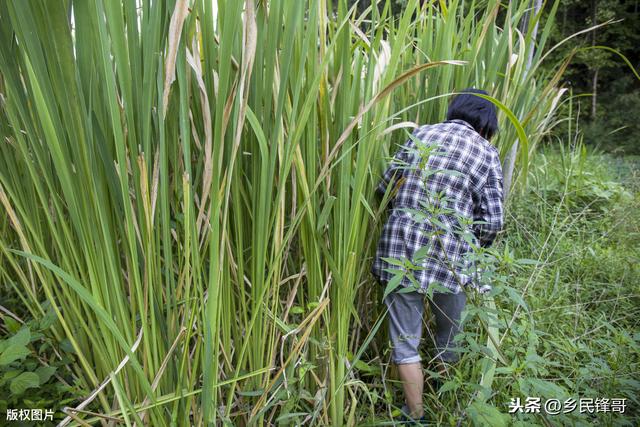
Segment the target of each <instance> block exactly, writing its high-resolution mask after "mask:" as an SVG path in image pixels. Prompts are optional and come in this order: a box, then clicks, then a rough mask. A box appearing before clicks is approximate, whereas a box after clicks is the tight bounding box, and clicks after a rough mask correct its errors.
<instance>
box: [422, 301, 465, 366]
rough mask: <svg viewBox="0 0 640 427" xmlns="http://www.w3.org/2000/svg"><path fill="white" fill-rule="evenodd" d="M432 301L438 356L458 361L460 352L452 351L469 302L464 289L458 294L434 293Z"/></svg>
mask: <svg viewBox="0 0 640 427" xmlns="http://www.w3.org/2000/svg"><path fill="white" fill-rule="evenodd" d="M429 302H430V305H431V311H432V312H433V314H434V316H435V320H436V336H435V340H436V351H437V357H439V358H440V359H442V360H443V361H445V362H450V363H453V362H457V361H458V359H460V355H459V353H457V352H455V351H451V349H452V348H454V346H453V338H454V337H455V336H456V334H457V333H458V332H459V331H460V315H461V314H462V310H464V307H465V305H466V302H467V296H466V294H465V293H464V291H461V292H459V293H457V294H444V293H442V294H441V293H434V294H433V299H432V300H431V301H429Z"/></svg>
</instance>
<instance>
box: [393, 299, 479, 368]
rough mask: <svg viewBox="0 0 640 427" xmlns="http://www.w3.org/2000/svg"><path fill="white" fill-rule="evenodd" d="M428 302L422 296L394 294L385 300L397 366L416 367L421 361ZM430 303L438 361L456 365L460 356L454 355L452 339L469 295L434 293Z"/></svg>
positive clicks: (394, 360)
mask: <svg viewBox="0 0 640 427" xmlns="http://www.w3.org/2000/svg"><path fill="white" fill-rule="evenodd" d="M425 298H426V296H425V295H424V294H421V293H419V292H408V293H398V292H392V293H390V294H389V295H388V296H387V298H386V299H385V300H384V302H385V304H386V305H387V307H388V309H389V313H388V314H387V315H388V316H389V320H388V325H389V336H390V338H391V343H392V346H393V352H392V360H393V362H394V363H395V364H398V365H400V364H405V363H416V362H419V361H420V360H421V357H420V354H419V352H418V348H419V346H420V341H421V339H422V322H423V318H422V314H423V311H424V300H425ZM429 303H430V306H431V311H432V312H433V314H434V316H435V322H436V330H435V334H434V335H435V337H434V338H435V345H436V351H437V353H438V354H437V357H438V358H440V359H442V360H444V361H445V362H450V363H453V362H456V361H457V360H458V359H459V358H460V356H459V355H458V353H457V352H454V351H452V348H453V337H455V335H456V334H457V333H458V332H459V330H460V327H459V324H460V315H461V313H462V310H463V309H464V307H465V304H466V295H465V293H464V292H460V293H458V294H440V293H434V294H433V300H430V301H429Z"/></svg>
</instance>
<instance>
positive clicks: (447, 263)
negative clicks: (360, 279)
mask: <svg viewBox="0 0 640 427" xmlns="http://www.w3.org/2000/svg"><path fill="white" fill-rule="evenodd" d="M474 93H479V94H484V95H486V94H487V92H485V91H482V90H478V89H472V88H470V89H465V90H464V91H462V92H461V93H460V94H459V95H457V96H456V97H455V98H454V99H453V101H452V102H451V104H450V105H449V109H448V112H447V118H446V120H445V121H444V122H442V123H438V124H433V125H424V126H421V127H419V128H418V129H416V130H415V131H414V132H413V135H412V138H410V139H409V140H408V141H407V142H406V143H405V144H404V145H403V146H401V147H400V149H399V150H398V151H397V153H396V154H395V156H394V158H393V160H392V161H391V163H390V164H389V166H388V168H387V169H386V171H385V172H384V175H383V177H382V181H381V182H380V184H379V185H378V186H377V188H376V192H377V193H378V194H381V195H384V194H385V193H386V191H387V189H388V187H389V186H390V185H391V186H392V188H391V189H389V190H390V194H391V196H390V202H389V205H388V209H390V213H389V216H388V219H387V221H386V222H385V224H384V227H383V229H382V234H381V236H380V240H379V241H378V245H377V250H376V257H375V260H374V263H373V267H372V273H373V275H374V276H375V277H376V278H377V279H378V281H379V282H380V284H381V285H382V286H384V287H385V289H386V286H387V284H388V282H389V280H391V279H392V278H393V277H394V271H393V270H397V269H398V266H395V265H393V264H390V263H389V262H387V261H385V258H395V259H407V260H412V261H414V255H416V251H418V250H419V249H421V248H425V246H427V248H426V252H425V249H423V250H422V251H420V252H419V253H420V254H421V256H423V257H422V259H421V260H419V261H418V264H419V267H420V268H418V269H414V270H413V271H412V272H411V273H410V274H411V275H412V276H413V278H414V279H415V280H414V281H412V280H410V278H409V277H407V275H406V274H403V277H402V279H401V281H400V283H399V285H398V287H397V288H396V289H395V290H394V291H392V292H391V293H389V295H387V297H386V298H385V299H384V303H385V304H386V306H387V307H388V310H389V311H388V327H389V335H390V338H391V343H392V346H393V349H392V361H393V363H395V364H396V365H397V366H398V372H399V375H400V379H401V380H402V382H403V388H404V395H405V406H404V408H403V412H404V413H406V414H407V415H409V416H410V417H412V418H413V419H420V418H422V419H424V417H425V416H424V408H423V404H422V390H423V381H424V380H423V374H422V365H421V362H420V361H421V357H420V354H419V353H418V347H419V343H420V340H421V338H422V314H423V309H424V302H425V297H426V292H427V289H428V288H429V286H430V285H432V284H434V283H437V284H438V285H440V286H441V287H444V288H446V289H447V290H448V291H449V292H442V291H443V290H444V289H443V288H440V289H439V290H440V291H441V292H438V290H437V288H436V289H434V290H433V291H434V292H433V297H432V298H428V299H429V302H430V306H431V311H432V312H433V313H434V316H435V324H436V330H435V331H434V333H433V335H434V336H435V347H436V351H437V355H436V360H437V361H438V365H439V368H440V369H439V370H442V368H443V367H446V364H447V363H454V362H457V360H458V359H459V355H458V352H457V351H454V350H456V349H455V348H454V347H453V345H452V342H453V337H454V336H455V335H456V334H457V333H458V331H459V327H460V325H459V322H460V314H461V312H462V310H463V309H464V307H465V304H466V293H465V289H463V288H468V287H472V288H475V289H476V290H478V291H480V292H486V291H487V290H489V289H490V286H489V285H487V284H480V283H477V280H472V279H473V275H472V274H471V273H470V272H471V271H472V269H473V265H472V262H473V261H470V260H469V257H468V256H465V254H468V253H469V252H470V251H471V250H472V248H471V246H470V245H469V244H468V243H467V241H466V240H465V239H463V238H462V235H461V234H462V232H463V231H461V230H462V228H461V227H463V228H466V229H467V230H468V231H470V232H471V238H472V242H473V244H474V245H477V246H482V247H487V246H489V245H491V244H492V242H493V241H494V239H495V237H496V234H497V233H498V232H499V231H500V230H501V229H502V227H503V188H502V180H503V177H502V169H501V165H500V157H499V154H498V150H497V149H496V148H495V147H494V146H493V145H491V144H490V143H489V141H490V140H491V138H492V137H493V135H494V134H495V133H496V132H497V129H498V122H497V115H496V108H495V106H494V105H493V104H492V103H491V102H489V101H487V100H486V99H484V98H481V97H479V96H475V95H474ZM425 153H426V154H428V155H426V156H425ZM425 157H426V158H425ZM428 171H429V172H428ZM408 209H411V210H413V213H415V212H416V210H418V211H420V212H422V213H423V214H422V215H421V216H422V217H421V218H420V219H416V217H415V215H414V214H413V213H412V212H408V211H407V210H408ZM431 218H433V219H434V221H432V220H431ZM461 218H462V221H460V219H461ZM435 219H437V220H435ZM465 219H467V220H465ZM461 224H462V225H461ZM425 253H426V256H424V254H425ZM396 280H397V279H396ZM416 283H418V284H419V287H417V286H415V284H416ZM407 286H413V290H412V291H410V289H403V288H405V287H407ZM401 289H403V291H404V292H397V291H398V290H401Z"/></svg>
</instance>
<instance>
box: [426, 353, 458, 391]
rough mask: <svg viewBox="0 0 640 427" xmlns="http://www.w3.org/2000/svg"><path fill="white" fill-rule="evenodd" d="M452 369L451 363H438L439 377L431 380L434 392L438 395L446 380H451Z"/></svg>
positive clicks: (441, 361) (437, 372)
mask: <svg viewBox="0 0 640 427" xmlns="http://www.w3.org/2000/svg"><path fill="white" fill-rule="evenodd" d="M452 369H453V368H452V367H451V364H450V363H449V362H445V361H444V360H438V361H437V362H436V366H435V372H436V374H438V376H437V377H432V378H431V384H432V386H433V391H435V392H436V393H437V392H438V390H440V387H442V385H443V384H444V382H445V381H446V379H447V378H449V376H450V374H451V370H452Z"/></svg>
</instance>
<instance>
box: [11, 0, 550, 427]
mask: <svg viewBox="0 0 640 427" xmlns="http://www.w3.org/2000/svg"><path fill="white" fill-rule="evenodd" d="M525 3H526V2H509V4H508V5H506V6H505V5H502V4H501V3H500V2H498V1H497V0H489V1H487V2H482V6H480V5H479V4H476V3H475V2H471V4H466V5H463V4H462V3H461V2H459V1H457V0H453V1H451V2H447V3H446V7H445V3H444V2H441V4H440V5H438V4H434V3H432V2H419V1H418V0H410V1H409V2H408V3H407V6H406V8H405V10H404V11H403V13H402V14H401V15H400V16H399V17H397V18H394V17H393V16H391V14H390V3H389V2H388V1H387V2H382V3H381V8H377V7H369V8H366V10H365V12H364V15H362V16H358V15H357V12H356V9H355V8H351V9H349V8H348V4H347V2H346V0H339V1H338V2H337V7H336V9H335V10H334V9H333V2H331V1H329V0H305V1H289V0H272V1H268V2H267V1H257V2H256V1H255V0H246V1H243V2H241V1H236V0H218V1H216V2H211V1H205V0H189V1H188V0H177V1H174V0H167V1H164V0H162V1H159V0H140V1H134V0H131V1H124V2H114V1H104V0H91V1H74V0H63V1H60V2H39V1H35V0H33V1H31V0H29V1H18V0H13V1H4V2H0V19H1V20H2V25H1V26H0V94H1V98H0V102H1V104H0V132H1V135H0V136H1V137H2V141H1V142H0V202H2V205H3V207H4V209H5V210H6V211H7V212H8V213H9V215H8V216H7V217H6V218H2V219H0V230H2V232H1V233H0V243H1V245H0V277H2V280H3V281H6V282H10V283H15V288H16V289H17V290H18V292H19V293H20V295H21V297H22V298H23V301H24V303H25V305H26V306H27V308H28V309H29V310H30V312H31V313H32V315H33V316H34V317H40V316H42V315H43V310H42V308H41V307H40V301H42V300H43V299H47V300H48V301H49V302H50V303H51V304H52V306H53V307H54V309H55V311H56V314H57V316H58V323H57V324H56V325H55V327H54V329H53V330H52V333H53V334H54V335H55V336H56V338H58V339H63V338H68V339H69V340H70V342H71V344H72V346H73V348H74V350H75V353H76V359H77V361H76V363H75V364H74V366H73V368H72V369H73V371H74V373H75V374H76V375H77V376H78V378H79V380H80V382H79V386H80V387H81V388H82V389H83V390H85V391H86V394H87V395H89V394H90V393H91V391H92V390H94V389H96V388H97V387H99V385H100V384H101V383H102V382H103V381H105V380H108V379H110V380H111V381H110V384H111V387H106V388H104V390H103V391H102V392H100V393H99V394H98V398H97V399H96V400H95V401H94V402H92V404H93V406H92V407H91V408H87V409H90V410H91V411H89V412H102V413H104V414H106V415H108V416H117V417H118V418H122V419H124V420H125V421H126V422H127V423H133V422H135V423H137V425H141V424H142V418H144V421H145V422H148V423H150V424H151V425H169V424H171V423H175V424H177V425H188V424H206V425H212V424H220V423H223V422H225V421H227V422H232V423H236V424H239V423H247V422H249V423H255V424H257V425H264V424H268V423H270V422H273V420H274V419H276V418H277V417H278V416H280V415H283V414H284V413H285V412H286V411H291V412H301V411H302V412H306V413H308V414H309V417H310V418H309V419H313V420H314V422H316V423H320V424H332V425H342V424H344V423H346V422H348V420H349V419H351V420H352V421H353V418H350V415H349V414H351V416H354V415H353V414H355V412H354V406H353V405H354V402H355V400H354V396H359V395H360V393H361V390H360V389H359V388H358V387H359V386H357V385H354V383H353V382H351V381H347V379H348V378H350V375H353V366H352V362H353V359H354V356H353V355H354V354H357V355H358V357H360V355H363V354H364V350H365V347H366V346H367V345H368V343H370V342H371V340H372V337H371V336H368V332H369V331H368V330H367V328H368V326H367V325H368V324H369V323H368V322H369V319H367V318H361V317H360V315H359V313H362V312H363V311H364V310H363V307H362V306H360V304H362V301H363V299H362V298H359V296H360V297H361V296H362V295H365V293H366V295H368V290H367V288H370V287H371V286H375V284H372V283H371V279H370V277H369V276H368V265H369V264H368V263H369V261H370V257H371V251H372V249H373V245H372V242H374V238H373V236H374V234H375V233H373V231H374V230H376V227H378V225H379V222H380V210H379V209H378V208H377V201H376V200H375V199H374V196H373V188H374V186H375V184H377V178H378V176H379V172H380V170H381V167H382V166H383V164H384V161H385V159H386V157H387V155H388V154H389V153H390V151H392V150H393V146H394V145H393V144H394V143H398V142H402V140H403V139H404V138H405V136H404V134H402V132H401V131H400V132H399V131H398V130H400V129H402V127H398V126H395V127H392V126H394V125H396V124H398V123H402V122H408V123H417V124H424V123H432V122H436V121H440V120H442V119H443V118H444V113H445V112H446V106H447V102H448V101H449V97H450V96H451V95H452V94H453V93H455V92H456V91H459V90H461V89H463V88H465V87H468V86H476V87H482V88H485V89H487V90H488V91H490V92H491V94H492V95H493V98H491V99H493V100H495V101H496V102H498V101H500V106H501V109H502V111H503V112H504V113H505V114H501V117H500V125H501V132H500V134H499V136H498V138H497V142H496V144H497V145H498V147H499V149H500V151H501V153H502V154H503V155H504V154H505V153H506V152H507V151H508V150H509V149H510V147H511V145H512V144H513V142H514V141H515V140H516V137H517V135H520V136H521V138H520V155H519V157H518V166H519V168H520V170H521V171H522V174H521V175H523V176H526V167H527V164H528V162H529V161H530V155H531V154H533V150H534V149H535V146H536V143H537V141H538V140H540V138H541V137H542V136H543V135H544V133H545V132H546V131H547V129H548V126H550V125H551V123H552V122H551V121H550V120H549V119H548V117H549V115H551V114H552V113H553V111H554V109H555V108H556V107H557V106H558V104H559V103H558V99H557V98H558V97H559V96H561V94H562V92H559V91H558V89H557V88H556V83H557V77H558V76H559V74H560V73H561V72H562V71H563V68H560V69H558V70H557V71H555V72H554V74H550V75H545V74H543V73H542V71H540V68H539V62H540V61H541V59H544V57H543V56H541V52H543V50H544V48H545V42H546V40H547V36H548V33H549V31H550V28H551V27H550V24H549V23H545V25H544V27H543V28H542V32H541V34H540V38H539V42H538V50H537V51H536V52H535V55H534V56H533V60H532V61H533V62H532V67H531V69H530V71H529V72H528V73H527V72H526V67H525V66H524V64H525V61H526V60H527V58H528V57H530V53H531V52H530V49H531V45H532V43H530V40H531V37H532V35H531V30H528V31H527V33H526V34H522V33H521V32H520V31H519V30H518V24H519V22H520V20H521V19H522V16H523V14H524V10H525V8H526V4H525ZM556 7H557V2H556V3H555V4H554V5H553V6H552V9H551V17H550V18H549V19H550V20H551V19H552V18H553V14H554V13H555V9H556ZM504 8H506V11H505V10H502V9H504ZM501 10H502V11H503V12H505V13H502V14H500V13H498V12H499V11H501ZM499 16H505V17H506V18H500V20H499V18H498V17H499ZM367 22H370V24H367ZM549 22H551V21H549ZM514 82H523V83H522V84H516V83H514ZM522 136H524V138H522ZM294 277H295V278H296V279H295V280H293V279H291V278H294ZM318 307H322V310H320V309H318ZM305 319H307V320H305ZM310 319H312V320H313V321H311V320H310ZM305 321H309V322H310V323H309V325H308V328H307V329H304V333H301V334H298V333H297V332H295V331H297V330H296V328H297V327H299V326H300V325H301V323H303V322H305ZM378 326H379V324H378ZM138 333H141V334H142V341H141V343H140V346H139V348H137V350H136V351H135V352H131V347H132V345H133V343H134V342H135V340H136V337H137V336H138ZM365 336H367V338H366V339H365V340H364V341H363V340H362V339H361V338H359V337H365ZM125 357H128V359H127V360H129V362H128V363H127V365H126V366H124V367H122V368H121V369H120V370H115V368H116V367H117V366H118V364H119V363H120V361H122V360H123V359H124V358H125ZM285 361H286V362H285ZM305 363H311V364H313V365H314V366H313V368H310V371H307V374H306V375H303V374H302V371H301V369H302V368H301V366H303V365H304V364H305ZM305 369H307V368H305ZM298 375H300V377H297V376H298ZM292 378H293V379H295V381H294V380H291V379H292ZM294 384H295V385H294ZM290 387H299V388H304V389H305V390H307V391H308V392H309V394H310V395H311V396H315V399H316V400H314V401H309V400H304V399H302V400H299V401H297V403H295V406H294V407H293V409H292V408H289V407H286V406H285V404H284V400H286V399H283V398H282V394H281V393H289V392H291V390H292V389H290ZM194 390H201V393H200V392H198V393H194V392H192V391H194ZM261 392H264V393H266V394H265V396H262V397H259V396H258V395H259V394H260V393H261ZM168 396H171V397H170V398H168ZM113 402H117V405H116V406H117V410H116V408H115V407H114V406H112V405H114V403H113ZM256 403H259V405H260V406H259V407H255V408H254V407H252V405H255V404H256ZM285 408H286V409H285ZM347 410H348V411H347ZM75 416H76V417H78V418H79V419H80V418H82V417H83V413H77V414H76V415H75ZM96 419H97V418H95V419H93V421H92V422H95V421H96Z"/></svg>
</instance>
